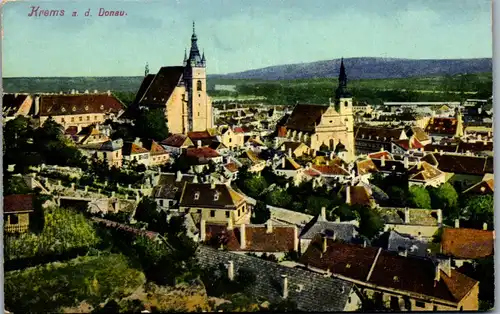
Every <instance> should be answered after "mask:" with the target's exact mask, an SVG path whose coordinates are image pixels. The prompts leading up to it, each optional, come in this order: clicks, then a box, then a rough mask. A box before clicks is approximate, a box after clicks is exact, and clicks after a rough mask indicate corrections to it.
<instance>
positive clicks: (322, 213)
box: [321, 207, 326, 221]
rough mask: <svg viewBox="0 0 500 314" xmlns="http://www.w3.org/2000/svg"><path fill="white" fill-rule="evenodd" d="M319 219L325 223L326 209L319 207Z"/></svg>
mask: <svg viewBox="0 0 500 314" xmlns="http://www.w3.org/2000/svg"><path fill="white" fill-rule="evenodd" d="M321 218H322V219H323V220H325V221H326V207H321Z"/></svg>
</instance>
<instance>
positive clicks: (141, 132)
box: [134, 109, 168, 141]
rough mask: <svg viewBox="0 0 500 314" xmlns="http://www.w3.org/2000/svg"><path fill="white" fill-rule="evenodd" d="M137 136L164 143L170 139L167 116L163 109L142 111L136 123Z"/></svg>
mask: <svg viewBox="0 0 500 314" xmlns="http://www.w3.org/2000/svg"><path fill="white" fill-rule="evenodd" d="M134 125H135V131H136V135H137V136H138V137H141V138H148V139H154V140H156V141H162V140H164V139H166V138H167V137H168V128H167V123H166V121H165V114H164V113H163V110H162V109H141V110H139V114H138V115H137V117H136V120H135V122H134Z"/></svg>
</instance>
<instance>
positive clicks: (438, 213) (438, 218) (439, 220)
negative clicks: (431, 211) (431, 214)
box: [436, 209, 443, 224]
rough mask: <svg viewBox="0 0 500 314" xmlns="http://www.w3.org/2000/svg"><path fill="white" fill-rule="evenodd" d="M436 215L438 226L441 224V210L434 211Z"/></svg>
mask: <svg viewBox="0 0 500 314" xmlns="http://www.w3.org/2000/svg"><path fill="white" fill-rule="evenodd" d="M436 214H437V220H438V224H442V223H443V212H442V211H441V209H438V210H437V211H436Z"/></svg>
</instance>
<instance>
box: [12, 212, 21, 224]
mask: <svg viewBox="0 0 500 314" xmlns="http://www.w3.org/2000/svg"><path fill="white" fill-rule="evenodd" d="M18 223H19V217H17V215H16V214H14V215H10V224H11V225H17V224H18Z"/></svg>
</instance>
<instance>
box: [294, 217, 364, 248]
mask: <svg viewBox="0 0 500 314" xmlns="http://www.w3.org/2000/svg"><path fill="white" fill-rule="evenodd" d="M329 232H333V233H335V237H336V238H337V239H339V240H342V241H345V242H351V241H352V239H353V238H354V237H355V236H356V235H357V234H358V232H357V231H356V227H355V226H354V225H352V224H350V223H346V222H331V221H325V220H322V219H321V217H320V216H319V215H318V216H316V217H315V218H313V220H312V221H311V222H310V223H308V224H307V225H306V226H305V227H304V229H302V232H301V234H300V236H299V238H301V239H310V240H312V239H313V238H314V237H315V236H316V235H318V234H324V233H329Z"/></svg>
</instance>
